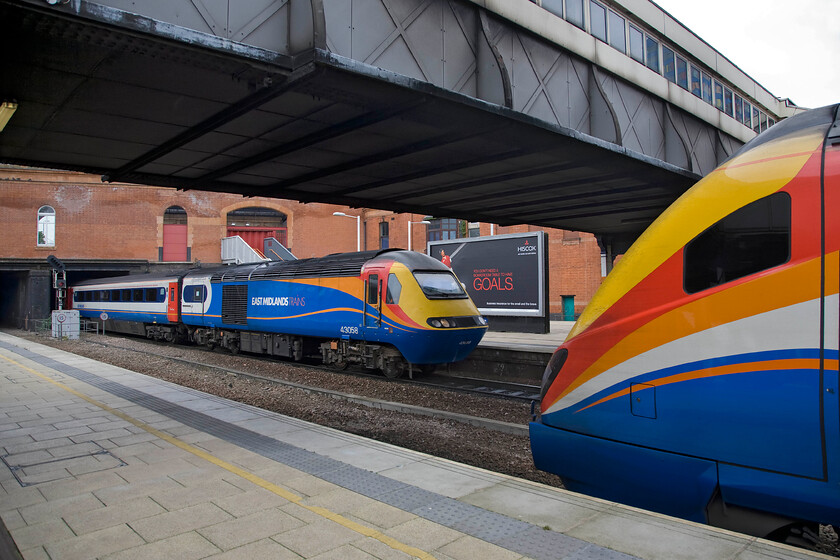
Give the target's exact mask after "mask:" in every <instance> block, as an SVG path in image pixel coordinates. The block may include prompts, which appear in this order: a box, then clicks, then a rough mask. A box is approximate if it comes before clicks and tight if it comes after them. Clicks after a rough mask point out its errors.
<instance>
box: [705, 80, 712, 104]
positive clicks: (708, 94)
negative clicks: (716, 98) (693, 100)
mask: <svg viewBox="0 0 840 560" xmlns="http://www.w3.org/2000/svg"><path fill="white" fill-rule="evenodd" d="M703 101H705V102H706V103H708V104H709V105H711V104H712V77H711V76H709V75H708V74H706V73H703Z"/></svg>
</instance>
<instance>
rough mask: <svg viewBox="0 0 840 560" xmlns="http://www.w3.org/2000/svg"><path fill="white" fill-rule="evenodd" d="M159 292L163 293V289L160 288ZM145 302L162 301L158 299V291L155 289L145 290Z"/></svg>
mask: <svg viewBox="0 0 840 560" xmlns="http://www.w3.org/2000/svg"><path fill="white" fill-rule="evenodd" d="M161 291H163V288H161ZM161 295H162V294H161ZM146 301H163V300H162V299H158V289H157V288H146Z"/></svg>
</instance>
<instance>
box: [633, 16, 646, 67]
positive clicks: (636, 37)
mask: <svg viewBox="0 0 840 560" xmlns="http://www.w3.org/2000/svg"><path fill="white" fill-rule="evenodd" d="M630 57H631V58H632V59H633V60H635V61H637V62H641V63H642V64H644V63H645V36H644V34H643V33H642V30H641V29H639V28H638V27H636V26H635V25H633V24H630Z"/></svg>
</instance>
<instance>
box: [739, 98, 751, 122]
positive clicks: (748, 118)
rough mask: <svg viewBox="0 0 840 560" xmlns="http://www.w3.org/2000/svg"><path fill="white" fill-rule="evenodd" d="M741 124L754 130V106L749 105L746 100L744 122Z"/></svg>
mask: <svg viewBox="0 0 840 560" xmlns="http://www.w3.org/2000/svg"><path fill="white" fill-rule="evenodd" d="M741 122H742V123H744V124H745V125H746V126H748V127H750V128H752V105H750V104H749V103H747V100H746V99H744V120H743V121H741Z"/></svg>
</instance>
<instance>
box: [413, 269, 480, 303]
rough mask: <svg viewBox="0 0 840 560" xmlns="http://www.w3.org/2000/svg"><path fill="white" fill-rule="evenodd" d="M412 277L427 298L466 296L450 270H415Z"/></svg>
mask: <svg viewBox="0 0 840 560" xmlns="http://www.w3.org/2000/svg"><path fill="white" fill-rule="evenodd" d="M414 277H415V278H416V279H417V283H418V284H419V285H420V288H421V289H422V290H423V293H424V294H425V295H426V297H427V298H429V299H440V298H466V297H468V296H467V293H466V292H465V291H464V288H463V287H462V286H461V283H460V282H458V279H457V278H455V275H454V274H452V273H451V272H415V273H414Z"/></svg>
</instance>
